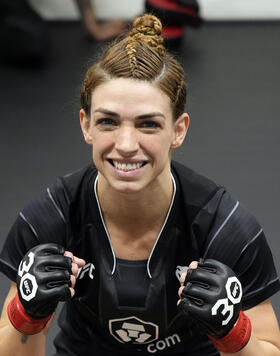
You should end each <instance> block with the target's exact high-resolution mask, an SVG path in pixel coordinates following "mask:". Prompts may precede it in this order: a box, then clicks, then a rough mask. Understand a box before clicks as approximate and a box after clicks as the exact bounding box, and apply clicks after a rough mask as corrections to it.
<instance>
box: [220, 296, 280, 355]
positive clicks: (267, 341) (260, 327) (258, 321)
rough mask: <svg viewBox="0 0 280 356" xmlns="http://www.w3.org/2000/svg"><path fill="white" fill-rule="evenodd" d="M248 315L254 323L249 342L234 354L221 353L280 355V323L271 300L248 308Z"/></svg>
mask: <svg viewBox="0 0 280 356" xmlns="http://www.w3.org/2000/svg"><path fill="white" fill-rule="evenodd" d="M245 313H246V315H247V316H248V317H249V318H250V320H251V323H252V335H251V338H250V340H249V342H248V344H247V345H246V346H245V347H244V348H243V349H242V350H240V351H239V352H236V353H234V354H225V353H221V355H222V356H231V355H232V356H233V355H234V356H255V355H262V356H278V355H280V331H279V325H278V322H277V319H276V316H275V313H274V310H273V307H272V305H271V303H270V301H269V300H266V301H265V302H263V303H260V304H259V305H257V306H256V307H254V308H252V309H249V310H247V311H246V312H245Z"/></svg>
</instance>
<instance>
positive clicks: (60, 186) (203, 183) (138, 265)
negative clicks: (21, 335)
mask: <svg viewBox="0 0 280 356" xmlns="http://www.w3.org/2000/svg"><path fill="white" fill-rule="evenodd" d="M97 177H98V175H97V171H96V168H95V167H94V166H93V165H91V166H89V167H86V168H84V169H82V170H80V171H78V172H75V173H73V174H69V175H66V176H64V177H61V178H58V179H57V181H56V182H55V184H54V185H53V186H52V187H51V188H48V189H47V191H46V193H45V194H43V195H42V196H41V197H40V198H39V199H37V200H35V201H33V202H31V203H30V204H29V205H28V206H27V207H26V208H25V209H23V211H22V212H20V214H19V216H18V218H17V220H16V222H15V224H14V225H13V226H12V228H11V230H10V233H9V235H8V237H7V240H6V242H5V244H4V247H3V250H2V252H1V254H0V270H1V271H2V272H3V273H4V274H6V275H7V276H8V277H9V278H10V279H11V280H13V281H15V279H16V274H17V268H18V265H19V263H20V261H21V259H22V257H23V256H24V255H25V254H26V252H27V251H28V250H30V249H31V248H32V247H34V246H36V245H38V244H41V243H46V242H56V243H58V244H60V245H63V246H64V247H65V249H66V250H69V251H72V252H73V253H74V254H75V255H76V256H78V257H81V258H83V259H85V261H86V265H85V266H84V267H83V268H82V269H81V270H80V271H79V275H78V278H77V283H76V286H75V291H76V293H75V297H74V298H73V299H71V300H70V301H69V302H67V303H65V305H64V307H63V310H62V312H61V315H60V316H59V326H60V332H59V333H58V335H57V337H56V339H55V346H56V349H57V352H56V356H66V355H67V356H90V355H104V356H105V355H106V354H107V353H108V355H109V354H110V355H111V354H112V352H113V354H114V355H130V356H133V355H138V354H140V353H141V354H143V355H151V354H154V353H155V354H164V355H178V356H179V355H191V356H201V355H207V356H216V355H219V353H218V352H217V350H216V349H215V348H214V347H213V345H212V343H211V342H210V341H209V339H208V338H207V337H206V336H205V335H203V334H202V333H200V331H199V330H197V329H196V326H194V325H193V323H192V322H191V320H188V319H186V318H185V317H183V316H182V315H180V314H178V311H177V306H176V304H177V299H178V294H177V293H178V288H179V285H180V283H179V277H180V274H181V273H182V272H183V271H184V270H185V268H186V266H188V264H189V263H190V262H191V261H193V260H199V259H200V258H214V259H216V260H219V261H221V262H223V263H225V264H227V265H228V266H230V267H231V268H232V269H233V270H234V271H235V273H236V275H237V276H238V278H239V280H240V281H241V283H242V286H243V299H242V303H243V310H246V309H249V308H251V307H253V306H255V305H257V304H259V303H260V302H262V301H264V300H265V299H267V298H269V297H270V296H271V295H273V294H274V293H276V292H277V291H278V290H279V289H280V282H279V279H278V277H277V274H276V271H275V267H274V264H273V260H272V256H271V252H270V249H269V247H268V245H267V242H266V239H265V236H264V233H263V230H262V229H261V227H260V226H259V224H258V222H257V221H256V219H255V218H254V217H253V216H252V215H251V214H250V213H249V212H248V211H246V209H245V208H244V207H243V206H242V205H241V204H240V203H239V202H238V201H236V200H235V199H234V198H232V197H231V196H230V195H229V193H228V192H227V191H226V190H225V189H224V188H223V187H219V186H217V185H216V184H215V183H213V182H212V181H210V180H208V179H207V178H205V177H203V176H201V175H198V174H197V173H195V172H194V171H192V170H190V169H189V168H187V167H185V166H182V165H181V164H179V163H176V162H172V178H173V183H174V187H175V189H174V196H173V201H172V204H171V206H170V210H169V212H168V215H167V217H166V221H165V223H164V225H163V227H162V230H161V232H160V234H159V236H158V239H157V240H156V243H155V245H154V247H153V250H152V252H151V254H150V256H149V259H148V260H145V261H127V260H121V259H118V258H116V256H115V255H114V251H113V249H112V246H111V244H110V237H109V236H108V233H107V231H106V227H105V224H104V222H103V218H102V212H101V210H100V207H99V202H98V198H97V195H96V193H95V183H96V181H97Z"/></svg>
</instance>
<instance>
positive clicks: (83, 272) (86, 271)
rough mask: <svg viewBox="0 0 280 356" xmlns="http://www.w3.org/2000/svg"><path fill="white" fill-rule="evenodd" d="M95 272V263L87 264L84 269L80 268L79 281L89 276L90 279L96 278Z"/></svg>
mask: <svg viewBox="0 0 280 356" xmlns="http://www.w3.org/2000/svg"><path fill="white" fill-rule="evenodd" d="M94 270H95V266H94V264H93V263H87V264H86V265H85V266H84V267H81V268H79V272H78V275H77V279H83V278H84V277H85V275H86V276H88V277H89V278H90V279H93V278H94V275H93V272H94Z"/></svg>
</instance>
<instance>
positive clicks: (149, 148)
mask: <svg viewBox="0 0 280 356" xmlns="http://www.w3.org/2000/svg"><path fill="white" fill-rule="evenodd" d="M142 143H143V148H144V149H145V151H146V152H148V153H149V154H150V155H152V156H156V157H157V158H159V157H162V158H163V159H164V158H165V157H166V156H168V154H169V152H170V147H171V137H170V136H169V135H164V136H162V135H159V136H154V135H153V136H151V137H147V138H146V139H144V140H142Z"/></svg>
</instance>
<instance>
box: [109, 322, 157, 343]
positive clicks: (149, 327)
mask: <svg viewBox="0 0 280 356" xmlns="http://www.w3.org/2000/svg"><path fill="white" fill-rule="evenodd" d="M158 329H159V327H158V325H156V324H154V323H151V322H146V321H143V320H141V319H139V318H137V317H136V316H131V317H128V318H122V319H112V320H109V330H110V333H111V335H112V336H113V337H114V338H115V339H117V340H118V341H119V342H121V343H126V344H146V343H148V342H151V341H154V340H156V339H158V332H159V331H158Z"/></svg>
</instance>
